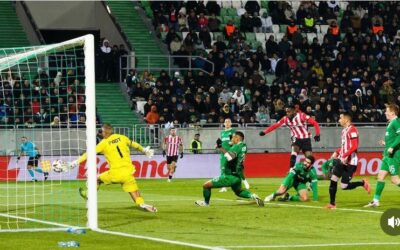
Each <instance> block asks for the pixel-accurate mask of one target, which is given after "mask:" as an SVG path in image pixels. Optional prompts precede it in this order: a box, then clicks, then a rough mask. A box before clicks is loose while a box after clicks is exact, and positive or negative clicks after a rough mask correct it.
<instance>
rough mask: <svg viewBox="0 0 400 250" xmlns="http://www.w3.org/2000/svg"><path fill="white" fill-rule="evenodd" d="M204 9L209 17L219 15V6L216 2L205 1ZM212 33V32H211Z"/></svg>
mask: <svg viewBox="0 0 400 250" xmlns="http://www.w3.org/2000/svg"><path fill="white" fill-rule="evenodd" d="M206 9H207V12H208V14H209V15H211V16H212V15H215V16H219V15H220V13H221V6H219V4H218V3H217V2H216V1H207V4H206ZM211 31H212V30H211Z"/></svg>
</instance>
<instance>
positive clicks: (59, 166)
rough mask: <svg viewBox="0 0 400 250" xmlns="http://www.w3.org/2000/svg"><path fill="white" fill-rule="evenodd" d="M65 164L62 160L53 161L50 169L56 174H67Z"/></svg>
mask: <svg viewBox="0 0 400 250" xmlns="http://www.w3.org/2000/svg"><path fill="white" fill-rule="evenodd" d="M67 165H68V164H67V163H66V162H65V161H62V160H55V161H54V162H53V164H51V167H52V169H53V171H54V172H56V173H62V172H67Z"/></svg>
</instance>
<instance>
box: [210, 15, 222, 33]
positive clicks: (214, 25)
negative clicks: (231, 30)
mask: <svg viewBox="0 0 400 250" xmlns="http://www.w3.org/2000/svg"><path fill="white" fill-rule="evenodd" d="M220 25H221V21H220V20H219V19H218V18H217V17H216V16H215V14H214V13H213V14H212V15H211V16H210V17H209V19H208V28H209V30H210V31H211V32H217V31H220V29H219V26H220Z"/></svg>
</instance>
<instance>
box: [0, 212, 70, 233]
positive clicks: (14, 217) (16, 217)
mask: <svg viewBox="0 0 400 250" xmlns="http://www.w3.org/2000/svg"><path fill="white" fill-rule="evenodd" d="M0 216H2V217H6V218H13V219H19V220H26V221H31V222H36V223H41V224H45V225H52V226H58V227H65V228H70V227H73V228H77V227H76V226H71V225H67V224H62V223H57V222H51V221H45V220H37V219H32V218H28V217H22V216H16V215H11V214H3V213H0ZM0 232H3V230H0Z"/></svg>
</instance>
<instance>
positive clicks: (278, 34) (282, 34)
mask: <svg viewBox="0 0 400 250" xmlns="http://www.w3.org/2000/svg"><path fill="white" fill-rule="evenodd" d="M285 35H286V33H276V34H275V41H276V42H277V43H279V42H280V41H281V40H282V37H284V36H285Z"/></svg>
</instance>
